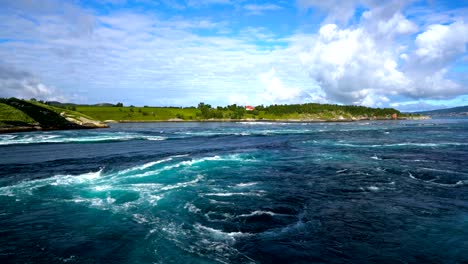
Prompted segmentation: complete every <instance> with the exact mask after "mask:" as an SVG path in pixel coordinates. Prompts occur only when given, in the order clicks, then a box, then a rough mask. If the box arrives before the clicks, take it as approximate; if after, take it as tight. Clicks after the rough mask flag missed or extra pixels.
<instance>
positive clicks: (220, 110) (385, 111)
mask: <svg viewBox="0 0 468 264" xmlns="http://www.w3.org/2000/svg"><path fill="white" fill-rule="evenodd" d="M61 107H62V108H64V109H76V111H77V112H80V113H83V114H86V115H88V116H90V117H93V118H95V119H98V120H101V121H110V120H113V121H118V122H122V121H123V122H128V121H132V122H137V121H168V120H173V121H174V120H180V121H182V120H184V121H203V120H221V121H230V120H246V119H248V120H299V121H300V120H302V121H340V120H342V121H351V120H362V119H391V118H392V115H393V114H396V115H397V117H398V118H412V117H416V116H418V115H411V114H403V113H400V111H398V110H395V109H393V108H369V107H364V106H353V105H350V106H349V105H348V106H347V105H345V106H343V105H332V104H315V103H309V104H294V105H271V106H266V107H265V106H262V105H261V106H257V107H256V108H255V110H254V111H247V110H246V109H245V107H244V106H238V105H235V104H234V105H228V106H225V107H216V108H215V107H211V105H209V104H204V103H200V104H199V105H198V107H196V108H195V107H185V108H182V107H146V106H145V107H134V106H125V107H124V106H121V105H119V106H90V105H73V106H66V105H62V106H61Z"/></svg>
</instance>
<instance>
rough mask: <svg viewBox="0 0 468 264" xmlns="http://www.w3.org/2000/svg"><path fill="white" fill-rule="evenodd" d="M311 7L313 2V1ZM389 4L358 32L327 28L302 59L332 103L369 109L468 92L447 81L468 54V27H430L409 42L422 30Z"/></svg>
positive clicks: (367, 19) (368, 17)
mask: <svg viewBox="0 0 468 264" xmlns="http://www.w3.org/2000/svg"><path fill="white" fill-rule="evenodd" d="M309 2H310V1H309ZM400 8H401V7H400V6H399V5H398V4H394V3H390V4H388V5H386V6H385V5H384V6H378V7H376V8H371V9H370V10H369V11H366V12H364V13H363V15H362V17H361V21H360V23H359V24H358V25H357V26H354V27H340V26H338V25H336V24H326V25H323V26H322V27H321V28H320V30H319V33H318V37H317V38H316V39H315V40H314V41H313V43H311V44H310V45H309V47H308V48H306V49H304V50H303V52H302V53H301V54H300V59H301V61H302V63H303V64H304V66H305V67H306V68H307V70H308V72H309V74H310V77H311V78H312V79H313V80H314V81H316V82H317V83H318V84H319V85H320V87H321V88H322V89H323V90H324V92H325V93H326V97H327V98H328V99H329V100H331V101H336V102H340V103H346V104H362V105H369V106H384V105H388V103H389V102H390V101H391V98H395V97H397V96H400V97H401V96H404V97H407V98H422V99H428V98H431V99H443V98H451V97H454V96H457V95H462V94H464V93H466V92H467V87H466V86H463V85H462V84H459V83H457V82H455V81H453V80H451V79H448V78H447V71H448V68H449V67H450V64H451V63H452V62H453V61H454V60H455V59H456V58H458V57H459V56H462V55H463V54H464V53H465V52H466V44H467V43H468V31H467V30H468V25H467V24H465V23H463V22H454V23H452V24H449V25H431V26H429V27H428V28H427V29H425V30H424V31H422V32H421V33H419V34H418V35H417V36H416V39H415V41H414V46H415V47H416V48H415V49H410V48H408V47H407V46H405V45H401V44H400V42H398V41H397V40H401V39H405V38H406V41H407V42H410V41H411V38H410V35H411V34H414V33H416V32H417V31H418V27H417V25H416V24H414V23H413V22H411V21H409V20H408V19H407V18H405V16H404V15H403V14H402V13H401V11H400Z"/></svg>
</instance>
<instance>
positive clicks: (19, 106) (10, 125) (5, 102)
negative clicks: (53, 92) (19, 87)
mask: <svg viewBox="0 0 468 264" xmlns="http://www.w3.org/2000/svg"><path fill="white" fill-rule="evenodd" d="M96 127H106V125H105V124H101V123H100V122H97V121H95V120H93V119H92V118H91V117H88V116H86V115H84V114H81V113H78V112H74V111H69V110H65V111H64V110H63V109H60V108H56V107H52V106H48V105H45V104H42V103H40V102H36V101H26V100H21V99H16V98H9V99H0V132H11V131H27V130H54V129H80V128H96Z"/></svg>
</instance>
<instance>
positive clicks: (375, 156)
mask: <svg viewBox="0 0 468 264" xmlns="http://www.w3.org/2000/svg"><path fill="white" fill-rule="evenodd" d="M371 159H374V160H382V159H381V158H379V157H377V155H374V156H372V157H371Z"/></svg>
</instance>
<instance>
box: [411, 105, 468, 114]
mask: <svg viewBox="0 0 468 264" xmlns="http://www.w3.org/2000/svg"><path fill="white" fill-rule="evenodd" d="M416 114H420V115H426V116H434V117H435V116H447V117H465V116H467V117H468V105H465V106H458V107H452V108H445V109H438V110H431V111H423V112H416Z"/></svg>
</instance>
